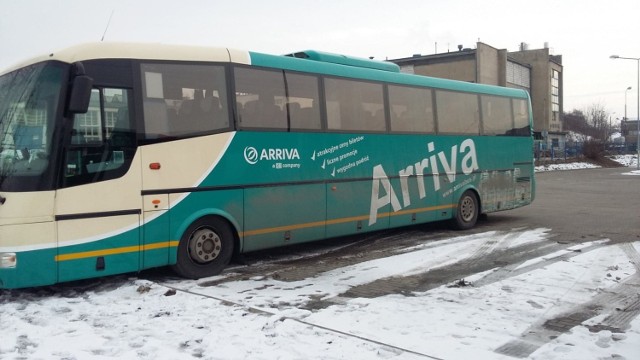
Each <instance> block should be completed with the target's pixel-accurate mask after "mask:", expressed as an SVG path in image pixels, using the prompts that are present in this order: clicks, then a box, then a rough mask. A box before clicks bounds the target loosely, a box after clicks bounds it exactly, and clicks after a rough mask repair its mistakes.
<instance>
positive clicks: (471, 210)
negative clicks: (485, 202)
mask: <svg viewBox="0 0 640 360" xmlns="http://www.w3.org/2000/svg"><path fill="white" fill-rule="evenodd" d="M475 211H476V208H475V204H474V201H473V199H471V198H470V197H468V196H465V198H464V199H462V203H461V204H460V215H462V220H464V221H465V222H468V221H471V220H473V215H474V214H475Z"/></svg>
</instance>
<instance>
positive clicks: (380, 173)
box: [369, 139, 478, 225]
mask: <svg viewBox="0 0 640 360" xmlns="http://www.w3.org/2000/svg"><path fill="white" fill-rule="evenodd" d="M427 150H428V153H427V155H428V156H427V157H425V158H424V159H422V160H420V161H418V162H416V163H415V164H413V165H408V166H407V167H406V168H404V169H402V170H400V171H399V173H398V175H399V176H400V189H401V195H402V205H401V204H400V201H399V199H398V196H397V195H396V191H395V190H394V189H393V186H392V185H391V182H390V181H389V177H388V176H387V174H386V173H385V171H384V168H383V167H382V165H376V166H374V167H373V180H372V183H371V210H370V212H369V225H373V224H375V223H376V221H377V220H378V210H380V209H381V208H383V207H384V206H387V205H389V204H391V208H392V209H393V211H394V212H396V211H400V210H402V209H403V208H406V207H407V206H409V205H411V194H410V193H409V177H410V176H411V175H415V176H416V181H417V185H418V196H419V198H420V199H424V198H425V197H426V196H427V191H426V188H425V183H424V173H425V172H426V171H427V169H431V174H432V175H433V190H434V191H436V192H437V191H439V190H440V176H439V175H440V169H442V170H443V171H444V173H445V175H446V176H447V179H448V180H449V182H450V183H453V182H455V180H456V173H457V172H458V161H457V159H458V154H463V156H462V160H461V161H460V169H461V170H462V173H463V174H465V175H469V174H471V173H473V171H474V170H478V158H477V156H476V144H475V143H474V142H473V140H472V139H466V140H464V141H463V142H462V143H461V144H460V146H459V147H458V145H454V146H452V147H451V151H450V154H449V158H448V159H447V154H446V153H445V152H444V151H440V152H438V153H435V143H434V142H430V143H428V144H427ZM380 185H382V188H383V189H384V195H382V196H380Z"/></svg>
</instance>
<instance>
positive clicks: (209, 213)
mask: <svg viewBox="0 0 640 360" xmlns="http://www.w3.org/2000/svg"><path fill="white" fill-rule="evenodd" d="M207 217H217V218H220V219H222V220H224V221H225V222H226V223H227V224H228V225H229V227H230V228H231V229H232V230H233V243H234V244H233V245H234V246H233V251H234V253H239V252H242V242H241V239H240V234H241V232H240V224H239V222H238V221H237V220H236V219H235V218H234V217H233V216H232V215H231V214H230V213H228V212H226V211H223V210H221V209H215V208H209V209H200V210H198V211H196V212H194V213H192V214H190V215H189V216H187V217H185V218H184V219H182V221H180V223H179V224H178V225H177V226H176V228H175V231H174V238H175V239H181V238H182V235H184V233H185V232H186V231H187V229H188V228H189V227H190V226H191V225H192V224H194V223H195V222H197V221H200V220H201V219H203V218H207ZM172 260H173V262H175V260H176V256H175V254H173V256H172Z"/></svg>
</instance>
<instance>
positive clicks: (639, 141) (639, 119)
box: [610, 55, 640, 170]
mask: <svg viewBox="0 0 640 360" xmlns="http://www.w3.org/2000/svg"><path fill="white" fill-rule="evenodd" d="M610 58H612V59H625V60H635V61H636V62H637V63H638V85H637V86H636V93H637V94H638V100H637V103H636V106H637V107H638V108H637V112H636V124H637V125H638V129H637V130H638V131H637V132H636V153H637V154H638V158H637V160H636V164H637V167H638V170H640V58H632V57H623V56H618V55H611V56H610ZM625 94H626V93H625Z"/></svg>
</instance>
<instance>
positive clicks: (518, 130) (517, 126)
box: [509, 99, 531, 136]
mask: <svg viewBox="0 0 640 360" xmlns="http://www.w3.org/2000/svg"><path fill="white" fill-rule="evenodd" d="M511 101H512V107H513V122H514V125H513V130H511V132H510V133H509V135H513V136H531V127H530V125H529V103H528V102H527V101H526V100H522V99H512V100H511Z"/></svg>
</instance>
